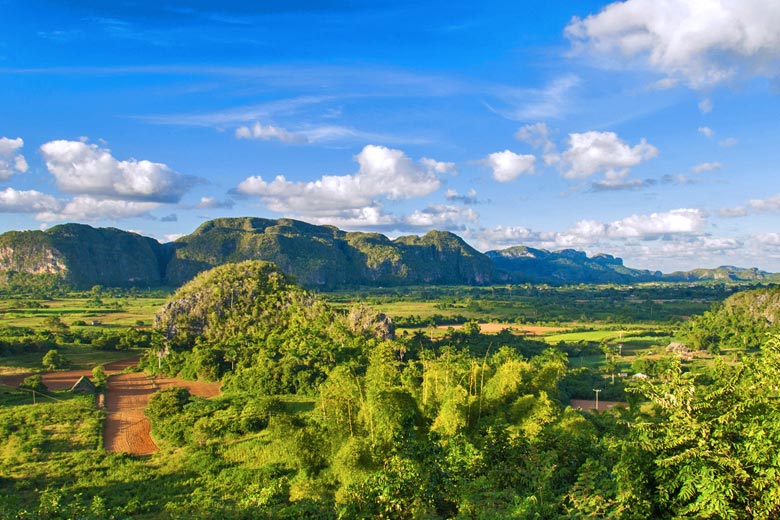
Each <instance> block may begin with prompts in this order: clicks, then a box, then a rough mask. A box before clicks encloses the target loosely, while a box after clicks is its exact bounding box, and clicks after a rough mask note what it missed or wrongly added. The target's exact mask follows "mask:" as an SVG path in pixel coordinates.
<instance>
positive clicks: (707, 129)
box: [699, 126, 715, 139]
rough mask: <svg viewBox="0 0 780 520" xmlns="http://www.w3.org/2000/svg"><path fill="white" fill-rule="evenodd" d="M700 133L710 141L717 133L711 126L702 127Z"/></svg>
mask: <svg viewBox="0 0 780 520" xmlns="http://www.w3.org/2000/svg"><path fill="white" fill-rule="evenodd" d="M699 133H700V134H701V135H703V136H704V137H706V138H708V139H710V138H712V136H713V135H715V131H714V130H713V129H712V128H710V127H709V126H700V127H699Z"/></svg>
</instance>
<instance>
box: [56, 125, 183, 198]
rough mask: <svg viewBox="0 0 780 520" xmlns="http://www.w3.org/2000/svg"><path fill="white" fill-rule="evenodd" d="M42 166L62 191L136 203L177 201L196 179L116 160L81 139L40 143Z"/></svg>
mask: <svg viewBox="0 0 780 520" xmlns="http://www.w3.org/2000/svg"><path fill="white" fill-rule="evenodd" d="M41 153H42V154H43V158H44V159H45V161H46V167H47V168H48V170H49V172H51V174H52V175H54V177H55V179H56V181H57V186H58V187H59V188H60V190H62V191H64V192H66V193H74V194H78V195H90V196H92V197H104V198H106V199H114V201H116V200H127V201H138V202H144V201H146V202H178V201H179V200H180V199H181V197H182V195H184V193H185V192H186V191H187V190H189V189H190V188H191V187H192V186H193V184H195V182H196V179H195V178H193V177H189V176H185V175H181V174H179V173H176V172H175V171H173V170H172V169H171V168H169V167H168V166H167V165H165V164H161V163H155V162H151V161H147V160H141V161H139V160H136V159H128V160H125V161H120V160H117V159H115V158H114V157H113V156H112V155H111V151H110V150H108V149H105V148H100V147H98V146H97V145H95V144H88V143H85V142H82V141H62V140H61V141H51V142H48V143H46V144H44V145H43V146H41Z"/></svg>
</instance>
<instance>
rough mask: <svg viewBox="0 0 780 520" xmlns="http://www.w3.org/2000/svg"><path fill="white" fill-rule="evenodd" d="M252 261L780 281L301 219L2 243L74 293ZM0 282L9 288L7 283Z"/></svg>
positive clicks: (605, 279) (463, 276)
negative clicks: (177, 234)
mask: <svg viewBox="0 0 780 520" xmlns="http://www.w3.org/2000/svg"><path fill="white" fill-rule="evenodd" d="M244 260H265V261H269V262H274V263H275V264H277V265H278V266H279V267H280V268H281V269H282V270H283V271H284V272H285V273H288V274H290V275H292V276H294V277H295V278H296V279H297V280H298V282H299V283H300V284H302V285H304V286H306V287H309V288H321V289H335V288H339V287H349V286H402V285H420V284H426V285H486V284H491V283H524V282H532V283H550V284H574V283H618V284H627V283H640V282H650V281H675V282H692V281H702V280H744V281H780V275H775V274H772V273H767V272H764V271H760V270H758V269H755V268H754V269H742V268H737V267H732V266H723V267H719V268H717V269H696V270H693V271H687V272H677V273H671V274H662V273H661V272H660V271H648V270H640V269H632V268H629V267H626V266H624V265H623V261H622V260H621V259H620V258H616V257H613V256H611V255H607V254H598V255H595V256H592V257H589V256H587V255H586V254H585V253H583V252H581V251H575V250H573V249H564V250H561V251H554V252H552V251H546V250H543V249H534V248H531V247H526V246H515V247H510V248H508V249H504V250H500V251H488V252H487V253H480V252H479V251H477V250H476V249H474V248H473V247H471V246H470V245H468V244H467V243H466V242H465V241H464V240H463V239H462V238H460V237H459V236H457V235H455V234H453V233H450V232H447V231H430V232H428V233H426V234H425V235H423V236H414V235H410V236H402V237H399V238H396V239H394V240H391V239H389V238H388V237H386V236H384V235H381V234H379V233H362V232H347V231H343V230H340V229H338V228H336V227H334V226H317V225H313V224H308V223H306V222H301V221H298V220H292V219H278V220H271V219H263V218H252V217H242V218H219V219H215V220H211V221H208V222H205V223H204V224H202V225H201V226H200V227H198V229H196V230H195V231H194V232H193V233H192V234H190V235H187V236H184V237H181V238H179V239H178V240H176V241H175V242H170V243H166V244H161V243H159V242H158V241H156V240H154V239H152V238H149V237H144V236H141V235H138V234H136V233H131V232H128V231H123V230H120V229H115V228H93V227H91V226H88V225H84V224H63V225H59V226H54V227H52V228H50V229H48V230H46V231H9V232H7V233H4V234H2V235H0V273H5V274H6V275H8V273H27V274H30V275H47V276H56V277H59V278H60V279H62V280H64V281H65V282H67V283H68V284H69V285H71V286H73V287H78V288H88V287H91V286H93V285H105V286H159V285H174V286H178V285H182V284H184V283H186V282H187V281H189V280H191V279H192V278H194V277H195V276H196V275H197V274H198V273H200V272H202V271H205V270H208V269H211V268H212V267H216V266H219V265H223V264H225V263H232V262H240V261H244ZM2 279H3V278H2V277H0V283H2Z"/></svg>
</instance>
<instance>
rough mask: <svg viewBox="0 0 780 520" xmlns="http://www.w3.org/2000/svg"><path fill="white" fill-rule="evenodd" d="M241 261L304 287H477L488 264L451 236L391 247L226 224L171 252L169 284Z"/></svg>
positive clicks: (264, 224) (382, 241) (380, 240)
mask: <svg viewBox="0 0 780 520" xmlns="http://www.w3.org/2000/svg"><path fill="white" fill-rule="evenodd" d="M243 260H265V261H268V262H273V263H275V264H276V265H278V266H279V267H280V268H281V269H282V270H283V271H284V272H285V273H287V274H290V275H292V276H294V277H295V278H296V279H297V280H298V281H299V283H301V284H302V285H304V286H306V287H322V288H335V287H341V286H344V285H414V284H423V283H424V284H482V283H489V282H491V281H492V280H493V279H494V269H493V265H492V264H491V262H490V260H489V259H488V258H486V257H485V256H484V255H482V254H481V253H479V252H478V251H476V250H475V249H473V248H472V247H471V246H469V245H468V244H466V243H465V242H464V241H463V240H462V239H461V238H460V237H458V236H456V235H453V234H452V233H447V232H442V231H431V232H429V233H428V234H426V235H425V236H422V237H416V236H408V237H400V238H398V239H396V240H390V239H389V238H387V237H385V236H384V235H380V234H377V233H348V232H345V231H341V230H339V229H337V228H335V227H332V226H314V225H312V224H307V223H305V222H300V221H297V220H290V219H279V220H267V219H260V218H226V219H217V220H212V221H210V222H206V223H205V224H203V225H202V226H200V227H199V228H198V229H197V230H196V231H195V232H194V233H193V234H191V235H189V236H185V237H182V238H180V239H178V240H177V241H176V242H174V244H173V257H172V259H171V261H170V263H169V264H168V268H167V280H168V281H169V282H170V283H172V284H175V285H179V284H181V283H184V282H186V281H187V280H190V279H191V278H192V277H193V276H195V275H196V274H197V273H199V272H201V271H203V270H206V269H210V268H212V267H215V266H218V265H221V264H224V263H227V262H240V261H243Z"/></svg>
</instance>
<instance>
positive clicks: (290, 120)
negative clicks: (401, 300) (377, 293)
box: [0, 0, 780, 271]
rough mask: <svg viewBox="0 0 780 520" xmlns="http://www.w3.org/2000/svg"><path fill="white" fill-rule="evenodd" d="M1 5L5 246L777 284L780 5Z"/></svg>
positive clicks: (1, 227)
mask: <svg viewBox="0 0 780 520" xmlns="http://www.w3.org/2000/svg"><path fill="white" fill-rule="evenodd" d="M0 12H1V13H2V22H0V24H1V25H2V28H3V30H2V31H0V231H6V230H11V229H45V228H46V227H49V226H52V225H56V224H58V223H63V222H84V223H88V224H91V225H95V226H114V227H119V228H122V229H128V230H133V231H137V232H139V233H143V234H146V235H149V236H153V237H155V238H157V239H159V240H161V241H166V240H171V239H173V238H176V237H177V236H180V235H182V234H187V233H190V232H192V231H193V230H194V229H195V228H196V227H197V226H198V225H199V224H200V223H202V222H204V221H205V220H209V219H212V218H216V217H224V216H246V215H251V216H260V217H268V218H278V217H282V216H287V217H294V218H299V219H301V220H305V221H308V222H313V223H318V224H333V225H336V226H339V227H341V228H344V229H349V230H367V231H378V232H382V233H385V234H388V235H389V236H398V235H401V234H422V233H425V232H426V231H428V230H429V229H447V230H451V231H454V232H456V233H458V234H459V235H461V236H463V237H464V238H465V239H466V240H467V241H468V242H469V243H471V244H472V245H473V246H475V247H476V248H478V249H480V250H483V251H485V250H489V249H500V248H504V247H509V246H512V245H521V244H522V245H529V246H532V247H541V248H546V249H553V250H555V249H562V248H575V249H580V250H585V251H587V252H588V253H591V254H593V253H598V252H606V253H610V254H613V255H616V256H620V257H623V258H624V259H625V262H626V264H627V265H629V266H632V267H642V268H650V269H660V270H664V271H673V270H678V269H692V268H695V267H714V266H717V265H722V264H732V265H739V266H744V267H751V266H757V267H759V268H762V269H767V270H772V271H780V229H778V220H779V219H778V215H780V180H778V176H777V175H776V171H777V164H779V163H780V147H778V137H779V133H780V132H779V131H778V129H779V128H780V126H779V125H778V120H780V103H778V100H779V98H778V92H780V82H778V75H779V74H780V33H778V31H777V30H776V28H777V27H778V26H780V4H775V3H773V2H766V1H758V0H743V1H741V2H731V1H727V0H697V1H694V0H668V1H666V2H657V1H654V0H626V1H624V2H615V3H608V2H595V1H579V2H562V1H554V2H550V1H542V0H540V1H525V2H517V1H511V2H509V1H506V2H505V1H484V2H451V1H449V2H438V1H436V2H420V1H416V2H406V1H393V2H385V1H371V2H364V1H357V0H353V1H340V0H331V1H322V2H308V1H287V2H273V3H271V2H244V1H238V0H223V1H222V2H219V3H215V2H185V1H182V0H158V1H155V2H146V1H140V0H124V1H117V2H95V1H87V0H80V1H79V0H76V1H70V2H67V3H65V2H55V1H40V0H25V1H17V0H0Z"/></svg>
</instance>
